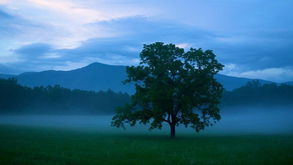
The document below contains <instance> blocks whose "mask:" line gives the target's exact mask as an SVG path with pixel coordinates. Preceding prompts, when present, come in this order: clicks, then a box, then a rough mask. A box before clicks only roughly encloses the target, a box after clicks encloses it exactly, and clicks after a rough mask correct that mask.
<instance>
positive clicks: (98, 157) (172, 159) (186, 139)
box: [0, 125, 293, 165]
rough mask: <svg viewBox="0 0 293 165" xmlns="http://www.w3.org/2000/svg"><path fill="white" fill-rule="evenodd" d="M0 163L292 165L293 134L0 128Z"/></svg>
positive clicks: (4, 126)
mask: <svg viewBox="0 0 293 165" xmlns="http://www.w3.org/2000/svg"><path fill="white" fill-rule="evenodd" d="M0 142H1V145H0V164H3V165H5V164H22V165H24V164H30V165H31V164H42V165H46V164H282V165H284V164H293V135H292V134H275V135H234V136H233V135H226V136H221V135H219V136H217V135H200V136H199V135H191V134H185V135H184V134H181V135H178V137H177V138H176V139H170V138H169V137H168V135H167V134H161V135H160V134H140V133H137V134H136V133H117V132H112V133H111V132H108V133H99V132H89V131H73V130H68V129H62V128H46V129H45V128H44V127H30V126H8V125H1V126H0Z"/></svg>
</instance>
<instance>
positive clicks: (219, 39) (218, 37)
mask: <svg viewBox="0 0 293 165" xmlns="http://www.w3.org/2000/svg"><path fill="white" fill-rule="evenodd" d="M101 25H102V26H110V27H113V28H116V30H118V29H119V30H120V31H123V32H124V33H123V34H122V35H121V36H119V37H115V38H95V39H90V40H87V41H84V42H83V43H82V44H81V45H80V46H79V47H77V48H74V49H54V48H53V47H51V46H50V45H48V44H41V43H36V44H31V45H26V46H23V47H21V48H19V49H17V50H15V53H16V54H19V55H20V56H22V57H24V58H26V59H27V61H31V60H32V59H33V61H34V63H31V64H30V65H47V66H54V65H55V66H56V65H62V64H63V63H64V61H67V62H68V61H69V62H79V61H88V62H89V63H90V62H94V61H98V62H104V61H108V62H109V63H112V64H123V63H124V64H129V63H128V62H127V60H132V59H135V58H138V55H139V52H140V50H141V49H142V45H143V44H145V43H151V42H155V41H163V42H166V43H176V44H179V43H188V44H190V45H191V46H192V47H197V48H198V47H202V48H203V49H212V50H214V52H215V53H216V54H217V55H218V58H219V59H220V61H221V62H222V63H224V64H235V65H237V66H238V67H239V68H238V69H239V70H238V71H239V72H243V71H247V70H259V69H266V68H276V67H277V68H280V67H281V68H282V67H287V68H288V67H289V68H293V63H292V61H293V37H292V36H293V30H290V29H289V30H283V31H282V30H278V29H276V30H270V31H262V30H256V31H254V32H251V33H247V34H246V32H241V33H232V32H231V33H220V32H211V31H206V30H202V29H198V28H195V27H193V26H188V25H183V24H176V23H174V22H166V21H159V20H150V19H148V18H145V17H132V18H128V19H117V20H113V21H108V22H100V23H97V24H95V26H101ZM47 54H55V55H58V56H59V57H58V58H49V59H48V58H42V57H44V56H46V55H47ZM27 65H29V64H27Z"/></svg>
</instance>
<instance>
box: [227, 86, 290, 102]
mask: <svg viewBox="0 0 293 165" xmlns="http://www.w3.org/2000/svg"><path fill="white" fill-rule="evenodd" d="M221 105H222V107H233V106H256V107H273V106H276V107H281V106H284V107H286V106H287V107H293V86H292V85H286V84H276V83H271V84H261V83H260V82H259V81H251V82H248V83H247V84H246V85H245V86H243V87H240V88H237V89H234V90H233V91H225V92H224V94H223V97H222V102H221Z"/></svg>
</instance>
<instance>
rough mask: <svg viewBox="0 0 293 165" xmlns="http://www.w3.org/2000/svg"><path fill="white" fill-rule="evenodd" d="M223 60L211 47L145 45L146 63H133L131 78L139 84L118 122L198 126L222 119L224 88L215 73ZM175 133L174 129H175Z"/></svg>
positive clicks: (115, 119)
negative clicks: (187, 49)
mask: <svg viewBox="0 0 293 165" xmlns="http://www.w3.org/2000/svg"><path fill="white" fill-rule="evenodd" d="M222 68H223V65H222V64H220V63H219V62H218V61H217V60H216V55H215V54H214V53H213V52H212V51H211V50H206V51H203V50H202V49H194V48H191V49H190V50H189V51H187V52H185V51H184V49H182V48H179V47H176V46H175V45H174V44H164V43H161V42H156V43H153V44H150V45H144V47H143V50H142V52H141V53H140V64H139V65H138V66H131V67H127V74H128V78H127V80H125V83H134V84H135V89H136V93H135V94H134V95H133V96H132V102H131V103H130V104H127V105H126V106H125V107H119V108H118V109H117V113H116V115H115V116H114V117H113V122H112V125H113V126H116V127H124V123H129V124H130V125H131V126H134V125H135V124H136V123H137V122H140V123H142V124H146V123H150V125H151V126H150V129H154V128H161V127H162V123H163V122H167V123H168V124H169V125H170V127H171V136H174V135H175V127H176V126H177V125H179V124H183V125H184V126H185V127H188V126H191V127H193V128H194V129H195V130H196V131H200V130H202V129H204V127H205V126H209V125H212V124H213V123H214V122H215V121H216V120H219V119H220V113H219V108H218V104H219V100H220V97H221V93H222V90H223V87H222V85H221V84H220V83H218V82H217V81H216V79H215V78H214V75H215V74H216V73H218V72H219V71H220V70H222ZM172 132H173V133H172Z"/></svg>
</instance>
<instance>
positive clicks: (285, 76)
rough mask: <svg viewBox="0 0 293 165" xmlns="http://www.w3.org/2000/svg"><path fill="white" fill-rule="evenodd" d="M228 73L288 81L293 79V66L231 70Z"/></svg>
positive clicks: (275, 80)
mask: <svg viewBox="0 0 293 165" xmlns="http://www.w3.org/2000/svg"><path fill="white" fill-rule="evenodd" d="M228 75H231V76H236V77H247V78H252V79H263V80H269V81H274V82H286V81H288V80H292V77H293V68H266V69H263V70H251V71H244V72H238V73H237V72H231V73H228Z"/></svg>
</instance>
